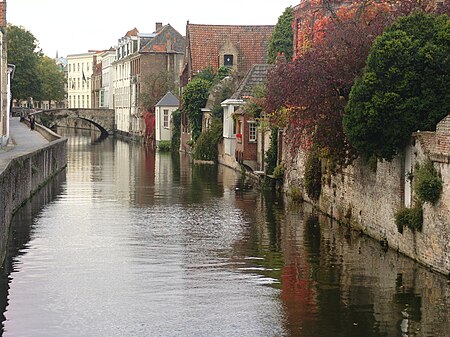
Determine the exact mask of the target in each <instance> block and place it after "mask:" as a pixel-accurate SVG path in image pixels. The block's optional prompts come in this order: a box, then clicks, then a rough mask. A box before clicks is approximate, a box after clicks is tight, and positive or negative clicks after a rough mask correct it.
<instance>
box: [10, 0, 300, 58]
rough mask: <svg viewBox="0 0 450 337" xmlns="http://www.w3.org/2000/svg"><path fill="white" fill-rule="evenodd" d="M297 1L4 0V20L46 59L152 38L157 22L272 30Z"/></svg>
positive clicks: (183, 27) (183, 30)
mask: <svg viewBox="0 0 450 337" xmlns="http://www.w3.org/2000/svg"><path fill="white" fill-rule="evenodd" d="M299 3H300V0H266V1H261V0H222V1H213V0H209V1H208V0H159V1H155V0H154V1H149V0H125V1H123V0H122V1H118V0H101V1H99V0H77V1H64V0H7V12H6V20H7V22H8V23H10V24H13V25H16V26H22V27H23V28H25V29H26V30H28V31H29V32H31V33H32V34H33V35H34V37H35V38H36V39H37V41H38V43H39V47H40V48H42V50H43V52H44V54H46V55H47V56H50V57H55V56H56V53H57V52H58V55H59V56H60V57H61V56H64V57H65V56H67V55H70V54H80V53H85V52H87V51H88V50H104V49H109V48H110V47H114V46H116V45H117V42H118V39H120V38H121V37H123V36H124V35H125V34H126V32H127V31H129V30H131V29H133V28H135V27H136V28H137V29H138V30H139V32H141V33H152V32H153V31H154V30H155V24H156V22H162V23H163V24H168V23H169V24H170V25H171V26H172V27H174V28H175V29H176V30H178V32H180V34H182V35H185V34H186V22H187V21H188V20H189V22H190V23H195V24H221V25H275V24H276V23H277V20H278V17H279V16H280V15H281V14H282V13H283V11H284V10H285V8H286V7H289V6H295V5H297V4H299Z"/></svg>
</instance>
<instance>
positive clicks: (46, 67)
mask: <svg viewBox="0 0 450 337" xmlns="http://www.w3.org/2000/svg"><path fill="white" fill-rule="evenodd" d="M38 74H39V75H38V76H39V77H40V79H41V81H42V88H41V89H42V90H41V97H40V98H41V100H44V101H49V105H50V106H51V101H62V100H63V99H64V94H65V91H64V84H65V82H66V78H65V76H64V73H63V72H62V71H61V69H60V68H59V67H58V65H57V64H56V63H55V61H54V60H53V59H51V58H50V57H47V56H41V57H40V58H39V65H38Z"/></svg>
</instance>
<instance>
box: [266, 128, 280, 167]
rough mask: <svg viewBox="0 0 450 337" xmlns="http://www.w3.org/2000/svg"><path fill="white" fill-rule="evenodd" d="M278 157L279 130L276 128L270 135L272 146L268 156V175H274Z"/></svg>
mask: <svg viewBox="0 0 450 337" xmlns="http://www.w3.org/2000/svg"><path fill="white" fill-rule="evenodd" d="M277 157H278V128H277V127H274V128H272V130H271V133H270V145H269V150H267V154H266V158H265V161H266V164H267V165H266V174H269V175H270V174H273V170H274V169H275V167H276V166H277Z"/></svg>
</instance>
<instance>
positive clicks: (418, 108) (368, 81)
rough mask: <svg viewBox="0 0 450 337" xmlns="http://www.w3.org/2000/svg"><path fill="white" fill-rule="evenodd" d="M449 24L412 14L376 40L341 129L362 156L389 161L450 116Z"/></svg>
mask: <svg viewBox="0 0 450 337" xmlns="http://www.w3.org/2000/svg"><path fill="white" fill-rule="evenodd" d="M449 55H450V19H449V17H448V16H447V15H441V16H434V15H430V14H424V13H415V14H413V15H410V16H408V17H403V18H400V19H398V20H397V21H396V22H395V23H394V24H393V25H392V26H390V27H389V28H387V29H386V31H385V32H384V33H383V35H381V36H380V37H378V38H377V39H376V41H375V43H374V45H373V47H372V50H371V52H370V55H369V57H368V59H367V66H366V69H365V72H364V75H363V76H362V78H359V79H358V80H357V81H356V82H355V85H354V86H353V88H352V91H351V94H350V98H349V101H348V103H347V106H346V109H345V115H344V120H343V123H344V130H345V133H346V135H347V137H348V139H349V141H350V143H351V144H352V146H353V147H354V148H356V149H357V150H358V152H359V153H361V154H363V155H364V156H366V157H370V156H376V157H377V158H382V159H386V160H391V159H392V158H393V157H394V156H395V155H396V154H397V153H399V152H400V151H402V149H403V148H404V146H405V145H406V144H407V142H408V141H409V139H410V136H411V133H412V132H414V131H416V130H435V128H436V124H437V123H438V122H439V121H440V120H441V119H442V118H444V117H445V116H446V115H447V114H448V113H449V111H450V92H449V90H448V86H449V83H450V56H449Z"/></svg>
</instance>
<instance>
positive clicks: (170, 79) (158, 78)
mask: <svg viewBox="0 0 450 337" xmlns="http://www.w3.org/2000/svg"><path fill="white" fill-rule="evenodd" d="M174 78H175V76H174V74H173V73H172V72H169V71H166V70H162V71H160V72H158V73H156V74H148V75H146V76H144V78H143V81H142V92H141V94H140V96H139V101H140V102H139V103H140V105H141V106H142V107H143V108H144V110H145V111H150V112H153V111H154V109H155V105H156V103H158V102H159V100H160V99H161V98H163V97H164V95H165V94H166V93H167V92H168V91H171V92H172V93H174V94H176V92H177V88H178V83H176V81H175V80H174Z"/></svg>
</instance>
